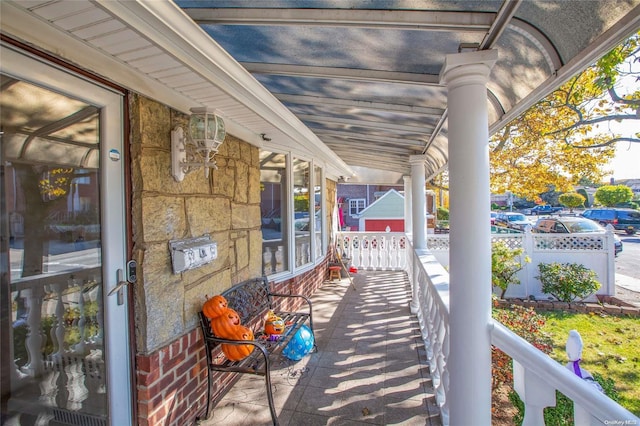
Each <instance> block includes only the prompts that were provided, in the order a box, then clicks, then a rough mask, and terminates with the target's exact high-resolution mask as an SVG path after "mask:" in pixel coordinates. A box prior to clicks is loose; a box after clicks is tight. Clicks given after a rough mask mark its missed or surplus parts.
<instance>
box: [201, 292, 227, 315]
mask: <svg viewBox="0 0 640 426" xmlns="http://www.w3.org/2000/svg"><path fill="white" fill-rule="evenodd" d="M225 309H227V299H225V298H224V296H221V295H219V294H216V295H215V296H213V297H212V298H210V299H207V301H206V302H204V305H203V306H202V313H203V314H204V316H206V317H207V318H209V319H213V318H217V317H219V316H220V315H221V314H222V313H223V312H224V310H225Z"/></svg>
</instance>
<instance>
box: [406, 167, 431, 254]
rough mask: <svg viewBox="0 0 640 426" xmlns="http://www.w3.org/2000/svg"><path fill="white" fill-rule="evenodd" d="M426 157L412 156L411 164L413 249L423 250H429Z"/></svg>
mask: <svg viewBox="0 0 640 426" xmlns="http://www.w3.org/2000/svg"><path fill="white" fill-rule="evenodd" d="M425 160H426V156H424V155H412V156H410V157H409V163H410V164H411V202H412V206H411V216H412V218H411V219H412V223H411V225H412V229H413V232H412V233H413V248H414V249H416V250H422V249H426V248H427V211H426V198H425V195H424V191H425V186H424V185H425V172H424V162H425Z"/></svg>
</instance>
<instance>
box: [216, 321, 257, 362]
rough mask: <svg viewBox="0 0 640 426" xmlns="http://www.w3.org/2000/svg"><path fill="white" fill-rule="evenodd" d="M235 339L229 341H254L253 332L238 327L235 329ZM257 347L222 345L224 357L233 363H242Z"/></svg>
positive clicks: (240, 326) (243, 327)
mask: <svg viewBox="0 0 640 426" xmlns="http://www.w3.org/2000/svg"><path fill="white" fill-rule="evenodd" d="M233 333H234V335H233V337H229V339H233V340H253V332H252V331H251V330H250V329H248V328H247V327H245V326H243V325H237V326H235V327H234V329H233ZM254 348H255V346H253V345H229V344H223V345H222V352H223V353H224V355H225V356H226V357H227V358H228V359H230V360H231V361H240V360H242V359H244V358H246V357H247V356H249V354H250V353H251V352H253V349H254Z"/></svg>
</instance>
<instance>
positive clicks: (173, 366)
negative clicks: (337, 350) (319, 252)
mask: <svg viewBox="0 0 640 426" xmlns="http://www.w3.org/2000/svg"><path fill="white" fill-rule="evenodd" d="M326 274H327V261H324V262H322V263H321V264H319V265H318V266H317V267H316V268H314V269H313V270H310V271H308V272H305V273H304V274H301V275H299V276H297V277H295V278H292V279H290V280H286V281H282V282H279V283H272V284H271V286H272V291H274V292H277V293H284V294H303V295H305V296H311V295H313V293H315V291H316V290H317V289H318V288H319V287H320V286H321V285H322V283H323V281H324V278H325V277H326ZM283 300H286V302H285V303H283V304H282V306H281V307H280V309H282V310H296V309H299V308H300V307H301V305H302V301H301V300H296V299H283ZM214 356H215V354H214ZM206 364H207V360H206V354H205V351H204V343H203V341H202V333H201V332H200V329H199V328H196V329H193V330H191V331H190V332H188V333H186V334H184V335H182V336H180V337H178V338H177V339H175V340H174V341H172V342H171V343H169V344H168V345H166V346H164V347H162V348H160V349H158V350H156V351H154V352H152V353H151V354H138V355H137V356H136V367H137V368H136V378H137V389H136V395H137V400H138V425H140V426H152V425H165V426H182V425H188V424H193V423H194V421H195V419H196V417H199V416H203V415H204V413H205V410H206V407H207V401H206V395H207V367H206ZM237 378H238V377H237V375H234V374H232V373H219V372H216V373H214V376H213V386H212V404H215V403H216V402H217V401H219V400H220V399H221V398H222V397H223V396H224V394H225V393H226V392H228V390H229V389H230V387H231V386H233V384H234V383H235V381H236V380H237ZM214 409H215V408H214Z"/></svg>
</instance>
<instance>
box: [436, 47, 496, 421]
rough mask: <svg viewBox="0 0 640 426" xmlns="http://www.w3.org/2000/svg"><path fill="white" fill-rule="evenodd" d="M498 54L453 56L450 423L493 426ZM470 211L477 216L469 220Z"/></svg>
mask: <svg viewBox="0 0 640 426" xmlns="http://www.w3.org/2000/svg"><path fill="white" fill-rule="evenodd" d="M497 59H498V52H497V50H484V51H478V52H466V53H459V54H452V55H447V56H446V58H445V63H444V66H443V69H442V72H441V74H440V75H441V78H442V81H443V83H444V84H446V86H447V92H448V93H447V98H448V99H447V100H448V115H449V126H448V129H449V132H448V133H449V189H450V193H451V198H450V203H449V204H450V211H451V213H450V216H449V223H450V234H449V241H450V259H449V261H450V268H449V269H450V272H449V273H450V299H449V301H450V305H449V321H450V350H449V361H448V363H447V369H448V371H449V379H450V381H449V392H448V394H449V395H451V398H450V400H449V404H450V411H449V413H450V424H452V425H471V424H485V425H488V424H491V337H490V323H491V228H490V226H489V219H490V217H489V211H490V209H489V200H490V191H489V144H488V141H489V118H488V117H489V116H488V111H487V87H486V86H487V81H488V79H489V74H490V72H491V68H492V67H493V65H494V64H495V62H496V60H497ZM469 212H473V214H472V215H469Z"/></svg>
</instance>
